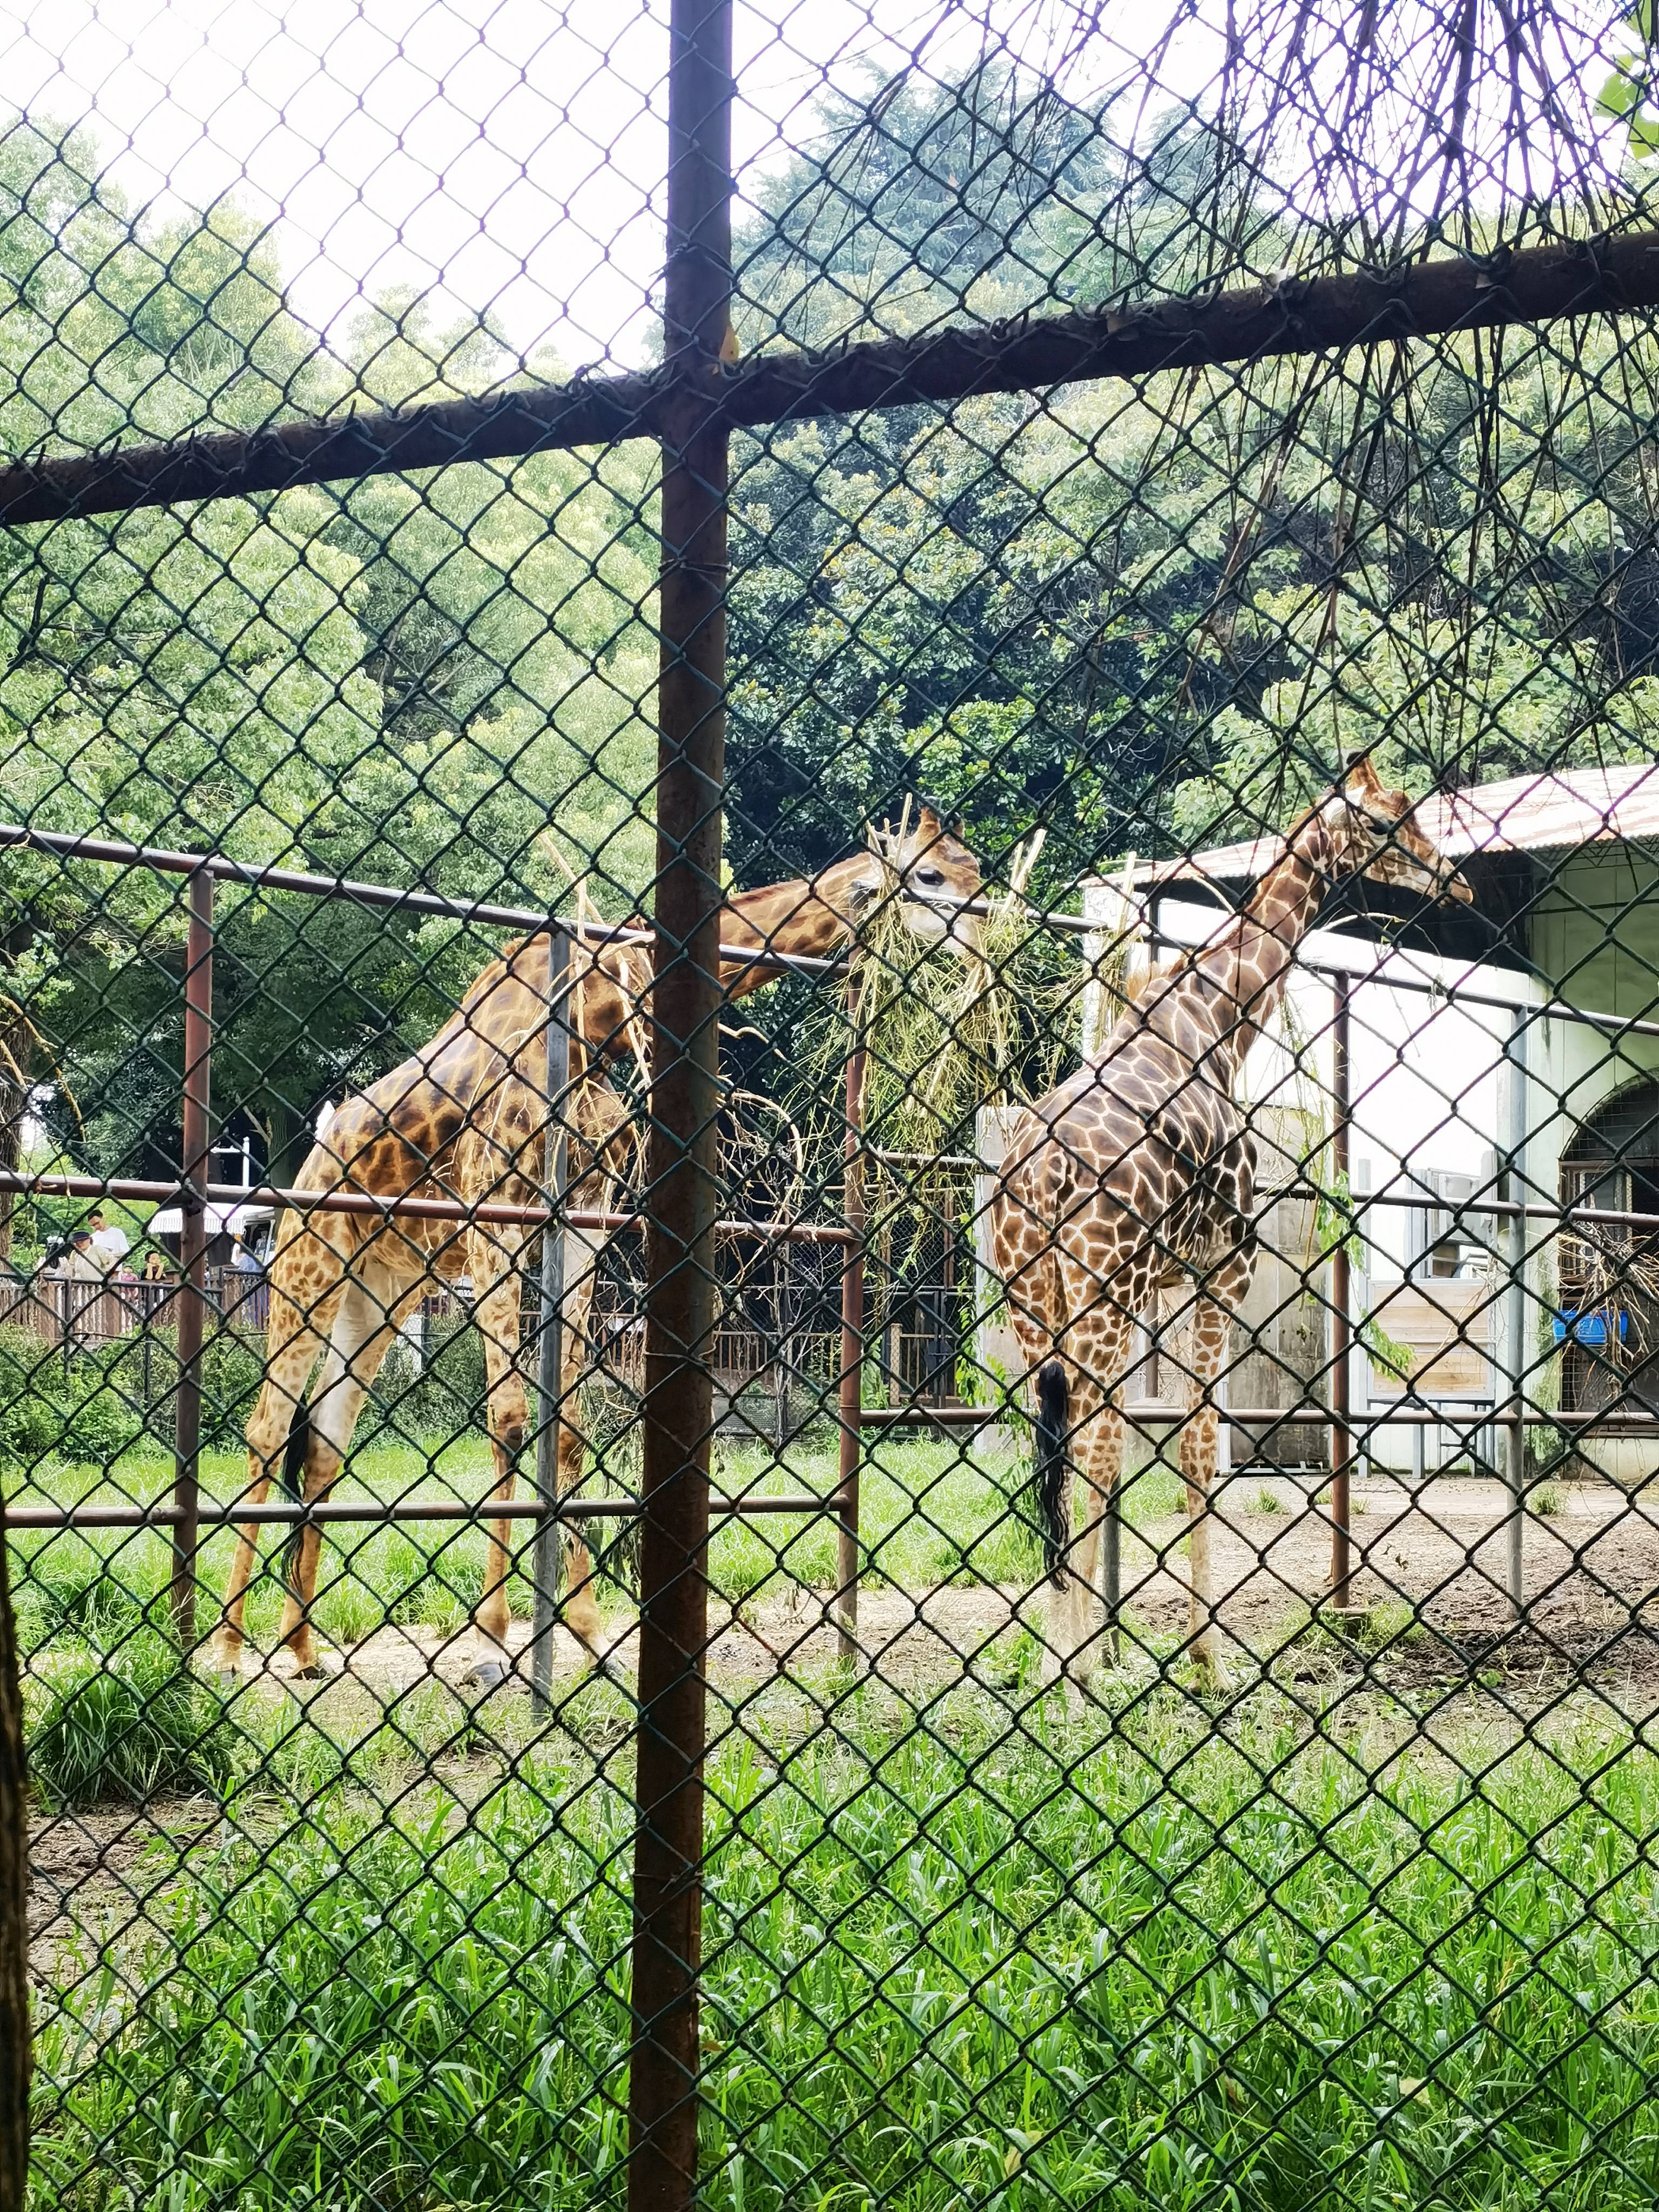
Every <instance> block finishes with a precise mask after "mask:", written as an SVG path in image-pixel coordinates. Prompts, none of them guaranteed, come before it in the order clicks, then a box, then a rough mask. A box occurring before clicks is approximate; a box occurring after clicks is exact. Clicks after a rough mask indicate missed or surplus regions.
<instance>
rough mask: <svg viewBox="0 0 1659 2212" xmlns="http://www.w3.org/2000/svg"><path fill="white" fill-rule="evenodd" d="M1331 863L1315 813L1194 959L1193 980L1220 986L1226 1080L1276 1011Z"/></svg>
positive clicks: (1331, 844)
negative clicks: (1253, 889) (1222, 927)
mask: <svg viewBox="0 0 1659 2212" xmlns="http://www.w3.org/2000/svg"><path fill="white" fill-rule="evenodd" d="M1335 863H1336V846H1335V840H1334V838H1333V837H1332V836H1331V833H1330V829H1329V828H1328V825H1327V824H1326V823H1325V821H1324V820H1323V818H1322V817H1321V815H1320V814H1319V813H1318V812H1317V811H1315V812H1314V813H1311V814H1310V815H1308V816H1306V817H1304V819H1303V821H1302V822H1300V823H1298V824H1297V827H1296V829H1293V830H1292V831H1291V836H1290V839H1289V841H1288V842H1287V844H1286V847H1285V852H1284V854H1282V855H1281V857H1280V858H1279V860H1277V861H1275V862H1274V864H1273V866H1272V867H1271V868H1269V869H1268V871H1267V874H1266V875H1265V876H1264V877H1263V878H1261V882H1260V883H1259V884H1257V885H1256V887H1255V891H1254V892H1253V893H1252V894H1251V896H1250V898H1249V901H1248V902H1247V903H1246V904H1245V905H1244V906H1243V907H1242V908H1240V910H1239V912H1238V914H1237V915H1236V916H1235V917H1234V919H1233V920H1232V921H1231V922H1230V923H1229V925H1228V926H1227V927H1226V928H1225V930H1224V931H1223V932H1222V933H1221V935H1220V936H1219V937H1218V939H1216V940H1215V941H1214V943H1213V944H1212V945H1206V947H1205V949H1204V950H1203V951H1201V952H1200V953H1199V954H1198V955H1197V957H1195V958H1194V963H1193V969H1192V974H1193V976H1194V980H1197V979H1199V978H1202V979H1203V982H1204V983H1205V984H1206V985H1207V986H1208V987H1209V988H1210V989H1211V990H1212V991H1213V990H1214V989H1215V987H1219V988H1220V992H1221V995H1222V1006H1221V1008H1220V1010H1219V1013H1220V1018H1219V1023H1218V1026H1219V1027H1220V1028H1221V1030H1222V1037H1223V1042H1222V1044H1221V1047H1220V1052H1219V1057H1220V1058H1222V1059H1223V1060H1225V1063H1226V1068H1227V1075H1228V1079H1229V1080H1230V1081H1231V1079H1235V1078H1236V1077H1237V1074H1238V1072H1239V1070H1240V1069H1241V1068H1242V1067H1243V1064H1244V1060H1245V1058H1246V1056H1247V1055H1248V1054H1249V1049H1250V1047H1251V1046H1252V1045H1253V1044H1254V1043H1255V1042H1256V1039H1257V1038H1258V1037H1259V1036H1261V1033H1262V1031H1263V1030H1265V1029H1266V1028H1267V1024H1268V1023H1269V1022H1270V1021H1271V1020H1272V1019H1273V1016H1274V1014H1275V1013H1277V1012H1278V1011H1279V1002H1280V1001H1281V1000H1282V999H1283V998H1284V996H1285V983H1286V981H1287V980H1288V978H1289V975H1290V971H1291V962H1292V961H1293V960H1294V959H1295V957H1296V953H1297V946H1298V945H1300V944H1301V942H1302V940H1303V939H1304V937H1305V936H1306V935H1307V933H1308V932H1309V931H1310V929H1311V928H1312V927H1313V925H1314V921H1315V920H1316V916H1317V915H1318V913H1319V909H1320V907H1321V905H1322V903H1323V901H1324V898H1325V895H1326V893H1327V892H1328V890H1329V889H1330V888H1331V884H1332V881H1333V878H1334V869H1335Z"/></svg>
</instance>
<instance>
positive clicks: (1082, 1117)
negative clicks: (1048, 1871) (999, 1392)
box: [991, 755, 1473, 1681]
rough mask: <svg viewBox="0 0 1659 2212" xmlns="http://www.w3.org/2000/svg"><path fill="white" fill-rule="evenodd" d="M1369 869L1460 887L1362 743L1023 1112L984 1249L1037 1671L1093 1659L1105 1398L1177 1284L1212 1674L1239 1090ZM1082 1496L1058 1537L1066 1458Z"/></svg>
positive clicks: (1109, 1433) (1110, 1409)
mask: <svg viewBox="0 0 1659 2212" xmlns="http://www.w3.org/2000/svg"><path fill="white" fill-rule="evenodd" d="M1361 873H1364V874H1368V875H1370V876H1373V877H1376V878H1381V879H1382V880H1383V881H1386V882H1389V883H1394V884H1401V885H1403V886H1405V887H1407V888H1408V889H1410V890H1413V891H1415V892H1418V893H1420V894H1421V895H1422V896H1425V897H1426V898H1434V899H1438V898H1444V897H1450V898H1454V899H1457V900H1460V901H1462V902H1464V903H1466V904H1467V903H1468V902H1470V900H1471V899H1472V897H1473V893H1472V892H1471V891H1470V890H1469V888H1468V884H1466V883H1465V882H1464V881H1463V880H1462V878H1461V877H1460V876H1458V875H1457V873H1456V872H1455V869H1454V867H1453V866H1452V864H1451V863H1450V862H1449V860H1446V858H1445V857H1444V856H1443V854H1440V853H1439V852H1437V850H1436V849H1435V848H1434V847H1433V846H1431V844H1430V843H1429V842H1428V840H1427V839H1426V838H1425V836H1423V835H1422V833H1421V832H1420V831H1419V829H1417V828H1416V827H1415V826H1414V824H1413V819H1412V803H1411V801H1410V800H1409V799H1407V795H1406V793H1404V792H1402V791H1395V790H1391V789H1389V788H1387V787H1385V786H1384V785H1383V783H1382V782H1381V781H1379V779H1378V777H1377V775H1376V771H1375V769H1373V767H1372V766H1371V763H1370V759H1369V757H1365V756H1363V755H1362V756H1360V757H1358V758H1357V759H1356V760H1355V761H1354V762H1352V763H1351V766H1350V770H1349V773H1348V775H1347V776H1346V781H1342V782H1339V783H1338V785H1337V786H1336V787H1335V788H1334V790H1333V791H1332V792H1331V793H1329V794H1328V797H1326V798H1325V799H1322V800H1321V801H1320V802H1319V803H1318V804H1317V805H1315V806H1314V807H1312V808H1311V809H1310V811H1308V812H1307V813H1306V814H1304V816H1303V817H1302V818H1301V819H1300V820H1299V821H1298V822H1297V823H1296V824H1295V825H1294V827H1293V828H1292V829H1291V831H1290V833H1289V835H1288V836H1287V837H1286V839H1285V843H1284V847H1283V849H1282V852H1281V854H1280V855H1279V858H1278V859H1277V860H1276V861H1275V862H1274V863H1273V866H1270V867H1269V868H1268V869H1267V872H1265V874H1264V875H1263V876H1262V877H1261V880H1260V881H1259V882H1258V884H1257V885H1256V888H1255V891H1254V893H1253V895H1252V896H1250V898H1249V900H1248V901H1247V902H1246V903H1245V904H1244V906H1243V908H1242V909H1241V910H1240V911H1239V913H1237V915H1235V916H1234V917H1233V919H1232V921H1231V922H1229V923H1227V924H1225V926H1224V927H1222V928H1221V929H1220V930H1218V933H1216V934H1215V935H1214V936H1213V937H1212V939H1210V940H1209V942H1208V943H1207V944H1206V945H1202V946H1200V947H1199V948H1198V949H1197V950H1196V951H1194V952H1192V953H1190V954H1188V956H1186V957H1184V958H1183V959H1182V960H1181V961H1180V962H1179V963H1177V964H1176V967H1175V968H1174V969H1171V970H1169V971H1167V972H1165V973H1164V974H1162V975H1158V977H1155V978H1154V979H1152V981H1150V982H1149V984H1148V986H1147V987H1146V990H1145V991H1144V992H1143V994H1141V996H1140V997H1139V1000H1136V1001H1135V1002H1133V1003H1132V1004H1131V1005H1130V1006H1127V1007H1126V1009H1125V1010H1124V1012H1123V1013H1122V1014H1121V1016H1120V1017H1119V1018H1118V1020H1117V1022H1116V1024H1115V1026H1114V1028H1113V1029H1112V1030H1111V1032H1110V1034H1109V1036H1108V1037H1107V1039H1106V1041H1105V1043H1104V1044H1103V1047H1102V1048H1101V1049H1100V1051H1099V1053H1098V1054H1097V1055H1096V1056H1095V1057H1094V1058H1093V1059H1091V1060H1087V1061H1085V1064H1084V1066H1082V1067H1081V1068H1079V1070H1078V1071H1077V1072H1076V1073H1074V1074H1073V1075H1072V1076H1071V1077H1069V1078H1068V1079H1067V1080H1066V1082H1065V1083H1063V1084H1061V1085H1060V1086H1059V1088H1058V1089H1056V1090H1054V1091H1050V1092H1049V1093H1048V1096H1047V1097H1044V1098H1042V1099H1040V1100H1038V1101H1037V1102H1036V1104H1034V1105H1032V1106H1030V1107H1029V1108H1027V1109H1026V1110H1025V1112H1024V1114H1023V1115H1021V1116H1020V1117H1019V1119H1018V1121H1017V1122H1016V1124H1015V1126H1014V1127H1013V1129H1012V1131H1011V1133H1010V1139H1009V1145H1008V1152H1007V1156H1006V1162H1005V1164H1004V1167H1003V1170H1002V1173H1001V1177H1000V1182H999V1185H998V1188H997V1189H996V1191H995V1193H994V1196H993V1199H992V1203H991V1240H992V1250H993V1255H994V1266H995V1267H996V1270H997V1272H998V1273H999V1274H1000V1277H1001V1279H1002V1281H1003V1284H1004V1285H1005V1287H1006V1291H1007V1296H1008V1304H1009V1310H1010V1317H1011V1319H1012V1323H1013V1327H1014V1331H1015V1334H1016V1337H1017V1339H1018V1343H1019V1346H1020V1350H1021V1352H1022V1354H1023V1356H1024V1361H1025V1364H1026V1369H1027V1374H1028V1377H1034V1378H1035V1385H1036V1390H1035V1395H1036V1495H1037V1504H1038V1511H1039V1514H1040V1516H1041V1518H1042V1528H1043V1541H1044V1551H1045V1556H1046V1564H1047V1567H1048V1583H1049V1601H1048V1629H1047V1636H1046V1642H1047V1646H1048V1649H1047V1652H1046V1654H1045V1659H1044V1665H1045V1668H1046V1669H1047V1671H1048V1674H1049V1675H1050V1677H1051V1678H1052V1677H1053V1676H1054V1675H1055V1674H1060V1673H1061V1672H1064V1671H1069V1670H1071V1669H1072V1668H1073V1664H1074V1665H1075V1672H1076V1674H1077V1675H1078V1677H1079V1680H1085V1681H1086V1680H1087V1679H1088V1677H1089V1676H1090V1675H1091V1674H1092V1673H1093V1672H1094V1670H1095V1668H1096V1667H1097V1664H1098V1659H1099V1651H1098V1645H1097V1638H1095V1637H1094V1636H1093V1634H1092V1631H1091V1619H1090V1613H1091V1600H1092V1595H1093V1592H1094V1590H1095V1587H1096V1582H1097V1571H1098V1559H1099V1551H1100V1541H1101V1531H1102V1528H1103V1514H1104V1510H1105V1504H1106V1501H1107V1500H1108V1499H1109V1498H1111V1497H1112V1496H1113V1495H1115V1491H1116V1487H1117V1484H1118V1481H1119V1478H1120V1475H1121V1469H1122V1461H1123V1413H1122V1408H1121V1404H1120V1403H1119V1401H1118V1395H1117V1394H1118V1392H1119V1391H1120V1389H1121V1385H1122V1382H1123V1378H1124V1376H1125V1372H1126V1370H1127V1366H1128V1364H1129V1352H1130V1345H1131V1333H1132V1331H1133V1328H1134V1325H1135V1322H1136V1321H1137V1319H1138V1318H1139V1316H1141V1315H1143V1314H1145V1313H1146V1311H1147V1310H1149V1308H1150V1307H1151V1305H1152V1302H1153V1299H1154V1297H1156V1296H1157V1295H1158V1293H1159V1292H1161V1291H1164V1290H1165V1289H1167V1288H1175V1289H1176V1290H1177V1291H1182V1290H1184V1291H1185V1294H1186V1295H1185V1300H1184V1304H1183V1305H1182V1308H1181V1309H1180V1310H1178V1312H1177V1316H1176V1318H1177V1319H1179V1320H1182V1321H1184V1322H1185V1323H1186V1324H1187V1329H1188V1355H1187V1362H1186V1364H1187V1366H1188V1370H1189V1375H1190V1380H1191V1385H1192V1399H1191V1404H1190V1407H1189V1410H1188V1419H1187V1421H1186V1422H1185V1424H1184V1425H1183V1427H1182V1437H1181V1472H1182V1480H1183V1483H1184V1486H1185V1491H1186V1504H1187V1515H1188V1606H1189V1613H1188V1651H1189V1653H1190V1655H1191V1658H1192V1661H1193V1664H1194V1670H1195V1672H1196V1674H1198V1676H1199V1678H1200V1680H1209V1681H1215V1680H1218V1679H1219V1674H1220V1666H1219V1659H1218V1650H1217V1638H1216V1629H1215V1621H1214V1613H1213V1600H1212V1579H1211V1566H1210V1489H1211V1484H1212V1480H1213V1477H1214V1474H1215V1468H1216V1454H1217V1443H1218V1428H1219V1418H1218V1412H1217V1408H1216V1406H1215V1402H1214V1399H1213V1395H1212V1392H1213V1389H1214V1385H1215V1383H1216V1382H1217V1381H1218V1377H1219V1376H1220V1375H1221V1373H1222V1370H1223V1369H1224V1368H1225V1365H1226V1364H1227V1359H1228V1352H1229V1344H1230V1338H1231V1323H1232V1322H1233V1320H1234V1318H1235V1317H1236V1316H1237V1313H1238V1311H1239V1308H1240V1304H1241V1302H1242V1301H1243V1297H1244V1294H1245V1292H1246V1291H1247V1290H1248V1289H1249V1281H1250V1275H1251V1271H1252V1267H1253V1266H1254V1261H1255V1241H1254V1230H1253V1225H1252V1222H1251V1208H1252V1204H1253V1199H1254V1182H1255V1142H1254V1139H1252V1137H1251V1134H1250V1132H1249V1127H1248V1124H1247V1119H1246V1115H1245V1114H1244V1112H1243V1109H1241V1107H1240V1105H1239V1104H1238V1103H1237V1099H1236V1097H1235V1092H1236V1089H1237V1082H1238V1079H1239V1075H1240V1073H1241V1071H1242V1069H1243V1064H1244V1060H1245V1058H1246V1056H1247V1054H1249V1049H1250V1047H1251V1046H1252V1045H1253V1044H1254V1043H1255V1041H1256V1039H1257V1038H1258V1037H1259V1036H1261V1033H1262V1031H1263V1030H1264V1029H1265V1028H1266V1026H1267V1023H1268V1022H1269V1021H1270V1020H1271V1019H1272V1017H1273V1012H1274V1011H1275V1009H1276V1008H1277V1006H1278V1005H1279V1000H1280V998H1281V997H1282V995H1283V994H1284V989H1285V981H1286V978H1287V975H1288V973H1289V970H1290V967H1291V961H1292V959H1293V958H1294V957H1295V953H1296V949H1297V945H1298V944H1299V943H1300V941H1301V939H1302V938H1303V937H1304V935H1305V934H1306V933H1307V931H1308V930H1309V929H1310V927H1312V926H1313V923H1314V920H1315V917H1316V915H1317V913H1318V910H1319V908H1320V904H1321V902H1322V900H1323V899H1324V897H1325V896H1326V894H1327V893H1328V891H1329V890H1332V889H1333V887H1334V886H1335V885H1336V884H1340V883H1342V882H1344V881H1346V879H1348V878H1351V877H1352V876H1355V875H1358V874H1361ZM1073 1454H1074V1455H1075V1457H1076V1460H1077V1462H1078V1464H1079V1468H1080V1471H1081V1474H1082V1476H1083V1481H1084V1484H1085V1488H1086V1491H1087V1493H1088V1499H1089V1503H1088V1505H1087V1509H1086V1512H1085V1519H1084V1526H1083V1528H1082V1529H1081V1530H1080V1531H1079V1532H1078V1534H1077V1535H1076V1537H1075V1539H1074V1538H1073V1529H1072V1522H1073V1508H1072V1499H1071V1494H1070V1493H1071V1482H1070V1467H1069V1460H1070V1458H1071V1456H1072V1455H1073Z"/></svg>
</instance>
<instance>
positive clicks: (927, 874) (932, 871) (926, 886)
mask: <svg viewBox="0 0 1659 2212" xmlns="http://www.w3.org/2000/svg"><path fill="white" fill-rule="evenodd" d="M916 881H917V882H918V883H919V884H921V887H922V889H923V890H925V891H937V890H943V889H944V888H945V876H944V872H943V871H942V870H941V869H939V868H918V869H917V870H916Z"/></svg>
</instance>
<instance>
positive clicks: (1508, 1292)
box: [1492, 1006, 1529, 1620]
mask: <svg viewBox="0 0 1659 2212" xmlns="http://www.w3.org/2000/svg"><path fill="white" fill-rule="evenodd" d="M1528 1016H1529V1009H1528V1007H1526V1006H1517V1007H1516V1010H1515V1012H1514V1014H1513V1015H1512V1016H1511V1018H1510V1033H1509V1036H1508V1038H1507V1039H1506V1041H1505V1042H1504V1060H1505V1062H1506V1063H1507V1073H1508V1077H1509V1081H1508V1085H1507V1086H1506V1088H1507V1097H1506V1101H1505V1109H1506V1110H1505V1113H1504V1184H1505V1195H1506V1196H1507V1197H1508V1198H1509V1200H1510V1202H1511V1203H1512V1204H1513V1205H1515V1206H1523V1205H1524V1204H1525V1203H1526V1182H1527V1024H1528ZM1504 1243H1505V1246H1506V1247H1507V1253H1506V1256H1507V1258H1508V1261H1509V1282H1508V1286H1507V1288H1506V1289H1505V1291H1504V1328H1503V1338H1504V1365H1505V1367H1506V1368H1507V1370H1508V1372H1507V1374H1506V1375H1505V1376H1504V1383H1506V1384H1507V1386H1508V1392H1507V1395H1508V1407H1507V1409H1506V1410H1507V1411H1508V1413H1509V1414H1510V1417H1511V1418H1510V1419H1509V1420H1508V1422H1507V1423H1506V1424H1505V1425H1504V1482H1505V1484H1506V1486H1507V1487H1508V1490H1509V1493H1510V1510H1509V1519H1508V1522H1507V1525H1506V1528H1505V1532H1504V1533H1505V1545H1504V1551H1505V1559H1504V1566H1505V1570H1506V1574H1505V1579H1506V1581H1507V1583H1508V1585H1509V1598H1510V1606H1511V1607H1512V1608H1513V1610H1514V1613H1515V1616H1516V1620H1519V1619H1520V1618H1521V1616H1522V1613H1523V1612H1524V1611H1525V1608H1526V1580H1525V1575H1526V1560H1525V1547H1524V1544H1523V1541H1522V1540H1523V1538H1524V1536H1525V1534H1526V1495H1527V1431H1526V1424H1525V1421H1524V1419H1523V1418H1522V1416H1523V1415H1524V1414H1525V1413H1526V1404H1525V1397H1524V1392H1523V1389H1522V1384H1523V1382H1524V1379H1525V1376H1526V1371H1527V1349H1526V1335H1527V1280H1526V1265H1527V1223H1526V1217H1525V1216H1524V1214H1522V1213H1520V1212H1516V1213H1514V1214H1511V1215H1510V1222H1509V1234H1508V1236H1507V1237H1505V1238H1504ZM1492 1395H1493V1400H1494V1405H1495V1403H1496V1399H1497V1392H1496V1391H1495V1390H1494V1392H1493V1394H1492Z"/></svg>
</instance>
